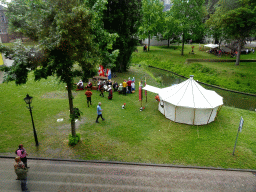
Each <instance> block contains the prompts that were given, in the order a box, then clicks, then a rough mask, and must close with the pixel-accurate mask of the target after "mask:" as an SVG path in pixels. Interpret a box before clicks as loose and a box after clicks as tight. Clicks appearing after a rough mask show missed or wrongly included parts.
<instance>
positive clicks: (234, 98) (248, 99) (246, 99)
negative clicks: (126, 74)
mask: <svg viewBox="0 0 256 192" xmlns="http://www.w3.org/2000/svg"><path fill="white" fill-rule="evenodd" d="M147 70H148V71H150V72H151V73H152V74H153V75H154V77H156V78H159V77H161V80H162V88H163V87H168V86H171V85H173V84H178V83H181V82H183V81H186V80H187V79H184V78H182V77H179V76H177V75H175V74H173V73H171V72H168V71H164V70H160V69H156V68H151V67H148V68H147ZM191 75H193V74H191ZM200 85H202V84H200ZM202 86H203V87H204V88H206V89H209V90H213V91H215V92H216V93H218V94H219V95H221V96H222V97H223V102H224V105H227V106H231V107H236V108H240V109H246V110H250V111H255V109H256V97H254V96H250V95H243V94H240V93H233V92H229V91H225V90H221V89H217V88H214V87H211V86H207V85H202Z"/></svg>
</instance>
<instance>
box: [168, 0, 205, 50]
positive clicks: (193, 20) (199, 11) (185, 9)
mask: <svg viewBox="0 0 256 192" xmlns="http://www.w3.org/2000/svg"><path fill="white" fill-rule="evenodd" d="M203 5H204V0H189V1H188V0H173V6H172V8H171V11H172V12H173V17H174V18H175V19H177V20H179V21H180V28H181V31H180V34H181V35H182V50H181V55H184V43H185V41H186V40H187V39H188V37H190V36H191V35H192V36H193V37H194V38H196V37H198V36H202V32H203V31H202V30H203V29H204V27H203V18H204V16H205V14H206V11H205V7H204V6H203Z"/></svg>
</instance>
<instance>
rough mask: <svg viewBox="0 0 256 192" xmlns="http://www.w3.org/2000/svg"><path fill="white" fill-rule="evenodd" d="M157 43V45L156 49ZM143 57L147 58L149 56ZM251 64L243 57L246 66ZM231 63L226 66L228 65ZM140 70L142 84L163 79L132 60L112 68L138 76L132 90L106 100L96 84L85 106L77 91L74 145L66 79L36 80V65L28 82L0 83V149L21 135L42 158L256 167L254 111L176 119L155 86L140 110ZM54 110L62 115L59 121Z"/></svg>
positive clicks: (10, 148)
mask: <svg viewBox="0 0 256 192" xmlns="http://www.w3.org/2000/svg"><path fill="white" fill-rule="evenodd" d="M138 49H139V52H138V53H135V54H134V55H138V54H141V55H143V56H144V55H147V54H148V53H144V52H142V48H138ZM159 49H160V50H161V51H159V52H157V51H158V50H159ZM185 50H186V47H185ZM169 51H170V52H171V53H172V54H170V52H169ZM150 53H154V56H157V57H158V58H166V57H168V56H167V55H170V56H169V58H170V57H171V55H175V57H177V59H173V58H172V60H173V64H172V66H174V65H176V64H177V63H178V61H179V59H180V58H181V57H180V52H179V51H178V50H175V51H174V50H173V49H164V48H158V47H152V50H151V52H150ZM198 54H199V53H198ZM185 56H186V55H185ZM203 56H205V57H207V56H208V57H211V56H209V55H207V54H205V55H204V54H202V55H201V54H200V57H203ZM137 59H138V58H137ZM148 60H151V58H149V57H148ZM183 61H184V60H183ZM210 64H211V63H210ZM178 65H180V64H178ZM200 65H201V66H203V65H204V64H203V63H202V64H200ZM208 65H209V64H208ZM215 65H217V66H216V68H220V69H222V68H224V66H225V67H230V68H231V69H233V68H234V67H235V66H234V65H233V64H229V63H224V64H223V63H220V64H218V63H214V64H213V65H212V66H211V67H212V68H213V67H214V66H215ZM254 65H255V64H252V65H246V68H250V67H253V66H254ZM187 66H188V65H187ZM198 67H199V66H198ZM239 67H242V65H240V66H239ZM244 67H245V66H244ZM231 69H228V70H227V68H226V70H227V71H231ZM252 69H254V68H251V71H255V70H252ZM239 70H241V69H238V72H239ZM152 71H153V72H154V71H156V70H152ZM153 72H152V73H153ZM236 72H237V71H236ZM240 72H241V71H240ZM144 76H146V78H147V84H149V85H152V86H157V87H160V85H159V84H158V83H157V82H156V81H155V80H154V79H153V78H151V76H150V75H148V73H147V72H146V71H144V70H143V68H142V67H137V66H136V67H131V68H130V69H129V70H128V72H126V73H117V77H116V78H113V80H114V81H117V82H119V83H120V82H122V81H123V79H126V78H127V77H135V79H136V93H135V94H128V95H127V96H123V95H119V94H118V93H117V92H114V93H113V100H108V99H107V98H106V97H104V98H102V97H99V95H98V92H97V91H95V90H93V91H92V92H93V95H92V106H90V107H87V106H86V104H85V103H86V96H85V95H84V91H78V92H76V94H74V98H75V99H74V102H75V106H77V107H78V108H79V109H81V111H83V113H84V117H82V119H81V121H80V125H79V127H78V129H79V133H80V134H81V138H82V139H80V142H78V143H77V145H75V146H73V147H70V146H69V145H68V142H69V132H70V127H69V126H68V125H69V113H68V107H67V106H68V101H67V99H65V98H66V97H67V96H66V90H65V84H64V83H59V82H58V80H56V78H54V77H48V78H47V79H42V80H41V81H40V82H35V81H33V79H34V77H33V73H29V76H28V81H27V84H24V85H21V86H19V87H18V86H15V84H14V82H10V83H9V84H5V83H4V84H0V92H1V93H4V94H0V100H1V101H2V102H0V114H1V119H0V123H1V126H0V134H1V139H0V153H1V155H7V154H13V152H14V151H15V150H16V149H17V146H18V145H19V144H20V143H23V144H24V146H26V150H27V151H28V152H29V153H30V156H33V157H38V156H39V155H40V157H42V158H63V159H67V154H68V157H69V159H83V160H102V161H120V162H140V163H155V164H175V165H193V166H208V167H223V168H240V169H256V158H255V157H256V145H255V133H256V127H255V124H256V119H255V112H254V111H247V110H241V109H236V108H231V107H226V106H223V107H222V109H221V110H220V111H219V113H218V116H217V118H216V120H215V121H214V122H212V123H210V124H208V125H204V126H191V125H185V124H179V123H174V122H172V121H170V120H168V119H166V118H165V117H164V115H162V114H161V113H160V112H159V111H158V110H157V105H158V103H157V102H156V101H155V99H154V98H155V94H154V93H150V92H148V96H147V102H145V97H144V98H143V99H144V100H143V107H145V110H143V111H140V110H139V108H140V105H141V103H140V102H139V101H138V90H137V88H138V82H139V81H140V80H143V79H144ZM156 77H158V75H157V76H156ZM254 77H255V75H254ZM247 82H248V80H247ZM251 82H253V81H251ZM10 87H12V88H11V89H10ZM27 93H29V95H32V96H33V97H34V98H33V117H34V122H35V127H36V130H37V134H38V140H39V142H40V148H39V151H38V149H37V148H36V147H35V146H34V137H33V129H32V125H31V117H30V114H29V111H28V110H27V108H26V106H25V105H26V104H25V102H24V101H23V98H24V97H25V96H26V94H27ZM6 98H8V99H6ZM97 102H102V109H103V117H104V118H105V121H101V120H100V121H99V122H100V123H99V124H97V123H95V119H96V116H97V114H96V107H97ZM123 103H126V109H122V108H121V106H122V105H123ZM13 109H15V112H13ZM241 116H242V117H243V118H244V120H245V123H244V126H243V131H242V132H241V133H239V138H238V143H237V147H236V152H235V156H233V155H232V151H233V146H234V142H235V137H236V134H237V127H238V124H239V120H240V118H241ZM59 118H63V119H64V120H63V121H62V122H57V121H56V120H57V119H59ZM14 120H15V121H14ZM21 127H22V129H21ZM159 130H160V131H159ZM245 162H246V163H245Z"/></svg>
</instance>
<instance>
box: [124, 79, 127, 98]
mask: <svg viewBox="0 0 256 192" xmlns="http://www.w3.org/2000/svg"><path fill="white" fill-rule="evenodd" d="M126 87H127V83H126V80H124V82H123V94H124V95H125V96H126Z"/></svg>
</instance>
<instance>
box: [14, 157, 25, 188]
mask: <svg viewBox="0 0 256 192" xmlns="http://www.w3.org/2000/svg"><path fill="white" fill-rule="evenodd" d="M14 171H15V173H16V175H17V180H20V185H21V190H22V191H28V188H27V172H28V169H27V168H26V167H25V166H24V164H23V163H22V161H21V159H20V157H19V156H18V157H15V163H14Z"/></svg>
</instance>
